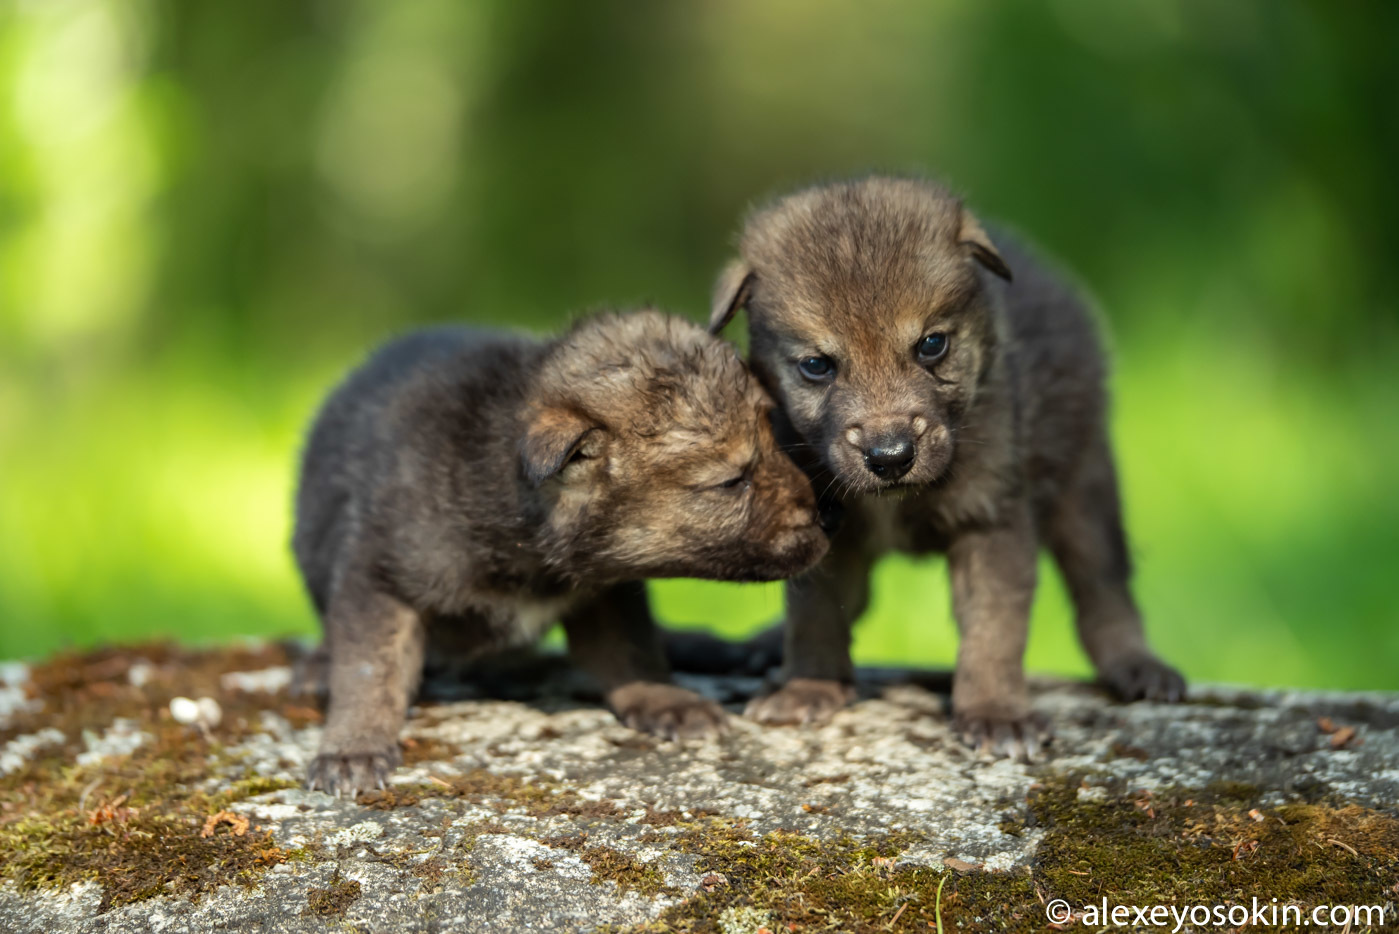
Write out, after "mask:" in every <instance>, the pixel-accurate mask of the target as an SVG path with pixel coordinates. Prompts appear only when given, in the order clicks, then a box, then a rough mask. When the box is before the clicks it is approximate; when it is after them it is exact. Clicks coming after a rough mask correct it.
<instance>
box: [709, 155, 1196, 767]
mask: <svg viewBox="0 0 1399 934" xmlns="http://www.w3.org/2000/svg"><path fill="white" fill-rule="evenodd" d="M740 254H741V255H740V258H739V259H738V260H736V261H735V262H733V263H731V264H730V265H729V266H728V267H727V268H726V269H725V270H724V272H723V273H722V274H721V275H720V277H719V281H718V284H717V286H716V291H715V300H714V306H713V314H712V318H711V321H710V330H711V331H713V332H716V333H717V332H718V331H719V330H720V329H721V328H723V327H724V325H725V324H726V323H727V322H728V321H729V319H730V318H731V317H733V315H734V313H735V312H736V311H738V310H739V309H740V308H747V310H748V322H749V332H750V338H751V341H750V347H751V353H750V357H751V359H750V364H751V365H752V367H753V369H754V371H755V372H756V373H757V374H758V377H759V378H760V379H761V380H762V381H763V382H764V384H765V385H766V386H767V388H768V390H769V391H770V392H772V394H773V395H774V396H775V397H776V398H777V401H778V405H779V413H778V436H779V440H780V441H782V442H783V443H784V445H786V446H787V447H788V448H789V450H790V451H791V452H792V453H793V455H794V456H796V457H797V458H798V460H800V461H802V462H803V463H804V466H805V467H806V469H807V471H808V473H809V474H810V476H811V477H812V480H813V482H814V483H815V485H816V489H817V490H818V492H821V495H822V497H823V498H825V497H833V498H835V499H837V500H839V501H841V503H842V505H843V506H844V507H845V509H844V515H845V527H844V528H842V529H841V530H840V531H839V532H838V533H837V534H836V535H835V537H834V540H833V542H832V546H831V551H830V553H829V554H828V555H827V557H826V558H825V560H824V561H822V563H821V564H820V565H818V566H817V567H816V568H815V569H814V570H813V571H812V572H810V573H808V574H806V575H804V576H801V577H798V578H797V579H795V580H793V581H790V582H789V583H788V585H787V619H786V633H787V638H786V648H785V666H786V667H785V674H786V677H787V680H786V683H785V685H784V686H783V687H781V688H780V689H779V690H777V691H776V692H775V693H773V694H770V695H768V696H766V697H762V698H759V699H757V700H755V701H754V703H753V704H752V705H751V707H750V714H751V715H752V716H755V717H756V718H757V719H758V720H760V721H763V722H771V723H790V722H813V721H820V720H823V719H825V718H827V717H829V716H830V715H831V714H832V713H833V712H834V711H835V710H837V709H838V708H839V707H841V706H842V705H843V704H845V703H846V702H847V700H848V698H849V695H850V684H851V681H852V674H853V672H852V667H851V661H850V649H849V645H850V627H851V625H852V623H853V622H854V620H855V619H856V618H857V617H858V616H859V615H860V614H861V612H862V611H863V610H864V608H865V605H866V603H867V601H868V596H869V575H870V570H871V568H872V567H873V565H874V562H875V560H876V559H877V558H878V557H879V556H880V555H881V554H883V553H884V552H887V551H890V550H898V551H904V552H911V553H924V552H932V551H939V552H945V553H946V554H947V560H948V568H949V572H950V574H951V579H952V608H953V615H954V616H955V618H956V622H957V627H958V630H959V631H960V634H961V642H960V645H959V648H958V654H957V669H956V675H955V678H954V682H953V692H952V707H953V715H954V721H955V726H956V728H957V730H958V732H959V734H960V735H961V736H962V738H963V739H964V740H965V741H966V742H968V743H970V744H971V745H973V746H976V747H978V748H981V749H983V750H986V751H992V752H995V753H998V754H1003V755H1017V756H1022V757H1023V756H1033V755H1034V754H1035V753H1036V752H1037V751H1038V749H1039V748H1040V746H1041V744H1042V743H1043V742H1044V741H1045V740H1046V739H1047V738H1048V726H1047V724H1045V723H1044V722H1043V721H1042V720H1041V719H1040V718H1038V717H1036V716H1035V715H1034V714H1033V713H1032V712H1031V709H1030V704H1029V695H1028V693H1027V690H1026V684H1025V674H1024V663H1023V655H1024V651H1025V643H1026V637H1027V627H1028V621H1029V615H1030V605H1031V602H1032V598H1033V596H1034V589H1035V577H1036V561H1037V556H1038V553H1039V549H1040V547H1041V545H1046V546H1048V548H1049V550H1050V552H1051V553H1052V554H1053V555H1054V558H1055V559H1056V561H1057V563H1058V565H1059V568H1060V570H1061V571H1062V573H1063V575H1064V579H1065V581H1066V582H1067V585H1068V589H1069V592H1070V594H1071V596H1072V598H1073V602H1074V606H1075V609H1076V613H1077V624H1078V634H1079V638H1080V640H1081V642H1082V643H1083V646H1084V648H1085V649H1086V651H1087V653H1088V655H1089V657H1090V658H1091V659H1092V661H1093V664H1094V665H1095V666H1096V668H1097V671H1098V674H1099V676H1100V677H1101V679H1102V681H1103V682H1105V683H1106V685H1107V686H1108V687H1109V688H1110V689H1111V690H1112V691H1114V692H1115V693H1116V694H1117V695H1118V696H1119V697H1121V698H1123V699H1127V700H1132V699H1137V698H1149V699H1152V700H1166V701H1174V700H1178V699H1180V698H1181V697H1182V695H1183V693H1184V690H1185V683H1184V681H1183V680H1182V679H1181V676H1180V675H1179V674H1177V673H1176V671H1175V670H1174V669H1172V668H1171V667H1170V666H1169V665H1167V664H1166V663H1165V662H1163V661H1161V660H1160V659H1159V658H1157V656H1156V655H1155V654H1154V653H1153V652H1152V650H1151V649H1150V647H1149V646H1148V645H1147V642H1146V638H1145V635H1144V634H1143V630H1142V621H1141V616H1140V615H1139V613H1138V611H1137V606H1136V603H1135V602H1134V601H1133V599H1132V594H1131V592H1130V590H1129V588H1128V577H1129V574H1130V565H1129V560H1128V551H1127V544H1126V540H1125V537H1124V533H1123V528H1122V516H1121V509H1120V506H1119V501H1118V491H1117V479H1116V474H1115V470H1114V467H1113V458H1112V453H1111V450H1110V448H1109V444H1108V433H1107V425H1106V409H1107V400H1106V395H1105V391H1104V386H1103V383H1104V370H1105V364H1104V355H1103V352H1102V349H1101V347H1100V345H1099V341H1098V337H1097V334H1096V332H1095V328H1094V324H1093V320H1092V317H1091V315H1090V314H1089V312H1088V310H1087V308H1086V307H1085V305H1084V303H1083V301H1082V300H1081V299H1080V298H1079V297H1078V296H1077V295H1075V294H1074V292H1073V291H1072V290H1071V289H1070V288H1069V287H1067V286H1066V285H1065V284H1064V283H1063V282H1062V281H1060V280H1059V279H1058V278H1056V277H1055V276H1054V275H1053V274H1051V273H1050V272H1048V271H1047V270H1046V269H1045V268H1044V267H1043V266H1042V265H1040V264H1039V263H1037V262H1036V261H1035V260H1034V259H1033V258H1032V257H1031V256H1030V255H1029V254H1028V253H1026V252H1025V251H1024V250H1022V249H1020V248H1019V247H1017V246H1016V245H1015V244H1014V243H1013V241H1011V240H1009V239H1006V238H1001V237H998V238H996V239H995V240H993V239H992V238H991V237H990V236H989V235H988V234H987V233H986V231H985V230H984V229H983V228H982V226H981V225H980V224H978V223H977V220H976V218H974V217H973V216H972V215H971V213H970V212H969V211H967V210H966V208H964V207H963V205H962V203H961V201H959V200H958V199H957V198H955V197H953V196H952V195H951V194H950V193H949V192H948V191H946V190H945V189H943V188H941V187H939V186H938V185H936V184H933V183H930V182H926V181H921V180H914V179H903V178H885V177H870V178H864V179H859V180H854V181H849V182H844V183H839V184H833V185H828V186H823V187H815V188H810V189H807V190H804V191H799V192H797V193H796V194H793V195H790V196H788V197H785V198H782V199H780V200H778V201H777V202H775V203H774V204H772V205H770V206H768V207H766V208H764V209H761V210H758V211H757V212H756V213H754V214H753V215H752V216H750V217H749V219H748V221H747V223H746V225H745V227H744V230H743V235H742V240H741V245H740ZM1012 270H1014V279H1013V280H1012V272H1011V271H1012ZM910 622H912V621H910Z"/></svg>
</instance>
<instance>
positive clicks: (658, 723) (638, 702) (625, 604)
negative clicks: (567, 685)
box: [563, 582, 728, 739]
mask: <svg viewBox="0 0 1399 934" xmlns="http://www.w3.org/2000/svg"><path fill="white" fill-rule="evenodd" d="M563 626H564V632H565V633H567V635H568V654H569V656H570V657H571V658H572V659H573V661H574V662H575V663H576V664H577V665H578V666H579V667H580V668H582V669H583V670H584V671H586V672H588V674H590V675H592V676H593V677H594V678H596V679H597V680H598V681H599V682H601V684H602V689H603V692H604V694H605V696H606V698H607V705H608V706H609V707H611V708H612V712H613V713H615V714H616V715H617V719H618V720H621V721H622V722H623V723H625V724H626V725H627V726H629V727H631V728H632V729H634V730H641V731H643V732H646V733H653V734H655V735H657V736H661V737H664V738H665V739H691V738H698V737H705V736H716V735H718V734H720V733H723V732H724V731H725V730H726V729H728V716H727V715H726V714H725V713H724V708H722V707H720V706H719V705H718V704H716V703H714V702H713V701H712V700H709V699H707V698H705V697H701V696H700V695H698V694H696V693H695V692H694V691H688V690H686V689H685V688H682V687H677V686H676V685H673V684H670V683H669V682H670V669H669V667H668V666H667V664H666V657H665V650H664V648H663V646H662V643H661V634H660V631H659V630H658V629H657V628H656V624H655V622H654V620H653V619H652V617H651V609H650V606H649V604H648V603H647V599H646V585H645V584H643V583H639V582H636V583H627V584H619V585H617V586H615V587H612V588H610V589H608V590H606V591H604V592H603V594H602V595H601V596H599V597H598V598H597V599H596V600H593V601H591V602H589V603H587V604H586V605H584V606H582V607H579V608H577V609H575V610H574V611H572V612H570V613H569V614H567V615H566V616H565V617H564V620H563Z"/></svg>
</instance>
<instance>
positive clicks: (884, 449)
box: [864, 434, 917, 480]
mask: <svg viewBox="0 0 1399 934" xmlns="http://www.w3.org/2000/svg"><path fill="white" fill-rule="evenodd" d="M864 453H865V466H866V467H868V468H869V472H870V473H872V474H874V475H875V476H876V477H878V478H879V479H881V480H897V479H899V478H900V477H902V476H903V475H904V474H906V473H908V470H909V468H910V467H912V466H913V459H914V458H915V457H916V456H917V451H916V450H915V449H914V447H913V439H912V438H911V437H909V436H907V435H902V434H900V435H893V436H889V437H885V438H881V439H880V440H878V441H876V442H875V443H874V444H871V445H870V446H869V447H867V448H865V452H864Z"/></svg>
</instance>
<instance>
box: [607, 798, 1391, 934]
mask: <svg viewBox="0 0 1399 934" xmlns="http://www.w3.org/2000/svg"><path fill="white" fill-rule="evenodd" d="M1081 786H1082V780H1081V779H1080V778H1079V777H1076V776H1075V777H1066V776H1061V777H1057V778H1053V779H1051V780H1048V781H1046V782H1045V783H1044V784H1043V785H1041V786H1038V787H1037V788H1036V789H1035V790H1034V791H1033V792H1032V794H1031V796H1030V799H1029V801H1028V802H1027V805H1028V820H1027V823H1028V824H1030V825H1031V826H1034V827H1038V828H1040V829H1041V830H1042V831H1043V838H1042V841H1041V843H1040V845H1039V848H1038V850H1037V852H1036V856H1035V860H1034V864H1033V866H1032V867H1030V869H1029V870H1028V871H1023V872H1018V873H993V872H982V871H969V872H959V873H952V874H950V875H949V874H948V873H950V872H951V871H950V870H943V869H939V868H932V867H926V866H908V865H900V864H899V863H898V862H897V859H896V857H897V855H898V854H899V853H900V852H902V851H903V850H904V849H906V848H907V846H908V845H909V844H910V843H911V842H913V838H912V837H911V836H908V835H896V836H891V837H885V838H878V839H875V840H865V841H860V840H855V839H851V838H841V839H836V840H818V839H815V838H812V837H809V836H806V835H803V834H797V833H791V832H786V831H775V832H773V833H768V834H764V835H762V836H753V835H751V834H749V833H747V831H746V828H744V827H743V826H742V825H741V823H740V822H735V821H723V820H715V821H709V822H706V823H705V824H704V825H703V826H698V827H693V828H689V829H686V830H685V831H683V832H681V833H679V834H677V835H675V836H673V837H672V838H671V840H670V845H671V846H673V847H674V848H675V849H676V850H678V851H680V852H685V853H690V854H692V855H694V856H696V857H697V858H698V859H697V864H696V868H697V870H698V871H699V872H701V873H704V874H706V878H707V879H709V880H710V882H709V883H707V884H704V885H702V886H701V890H700V891H699V892H698V893H696V894H695V895H693V896H692V897H691V898H689V899H688V900H687V901H685V902H684V903H682V904H680V905H677V906H675V907H673V908H670V909H668V910H667V911H666V912H665V913H664V914H662V916H661V917H660V918H659V919H658V920H657V921H655V922H652V923H650V924H647V925H642V926H640V927H638V928H635V929H633V930H638V931H641V930H644V931H686V932H690V931H694V932H700V931H704V932H708V931H720V930H722V928H723V924H722V922H721V919H723V918H725V917H727V918H732V917H735V916H736V914H735V912H739V913H741V912H743V911H745V910H747V909H753V910H756V911H757V912H759V913H760V914H761V915H762V916H764V917H767V918H769V919H771V923H770V925H769V926H770V927H771V929H772V930H783V931H803V930H812V931H815V930H840V931H850V932H875V931H879V932H887V931H915V930H916V931H928V930H930V928H932V927H933V926H935V925H936V921H937V916H938V914H939V912H940V913H941V917H942V924H943V929H944V930H947V931H957V930H961V931H980V930H1007V931H1027V932H1028V931H1043V930H1045V925H1046V918H1045V915H1044V908H1043V904H1044V902H1046V901H1049V900H1051V899H1054V898H1063V899H1066V900H1067V901H1068V902H1069V903H1070V905H1073V906H1087V905H1096V904H1101V900H1102V899H1103V898H1107V899H1108V903H1109V905H1117V904H1123V905H1145V906H1151V905H1164V906H1171V905H1176V906H1180V907H1187V906H1190V905H1197V904H1207V905H1215V904H1221V905H1228V904H1245V905H1247V904H1251V899H1252V898H1253V897H1254V896H1260V897H1264V898H1265V899H1271V898H1274V897H1275V898H1277V899H1278V900H1279V903H1280V904H1283V903H1288V902H1297V903H1300V904H1302V905H1304V906H1311V905H1316V904H1384V903H1386V902H1392V901H1393V899H1394V894H1395V890H1394V888H1393V886H1394V879H1396V878H1399V820H1396V818H1395V816H1394V815H1392V814H1388V813H1385V812H1379V811H1374V810H1368V809H1365V808H1359V807H1354V806H1351V807H1329V806H1324V805H1317V804H1300V805H1289V806H1286V807H1281V808H1277V809H1270V810H1263V809H1260V808H1258V807H1257V803H1258V790H1257V789H1256V788H1252V787H1250V786H1245V785H1237V784H1234V785H1218V786H1214V787H1211V788H1207V789H1203V790H1197V791H1188V790H1179V791H1172V792H1170V793H1162V794H1158V795H1147V794H1145V793H1141V792H1137V793H1132V792H1130V791H1128V790H1127V789H1125V788H1122V787H1117V788H1115V789H1109V794H1108V795H1107V797H1106V798H1104V799H1101V800H1081V799H1080V797H1079V795H1078V791H1079V789H1080V787H1081ZM1015 829H1017V830H1022V829H1023V827H1022V826H1020V825H1019V824H1017V826H1016V828H1015ZM939 886H942V893H941V899H940V902H939V898H938V889H939ZM726 913H727V914H726Z"/></svg>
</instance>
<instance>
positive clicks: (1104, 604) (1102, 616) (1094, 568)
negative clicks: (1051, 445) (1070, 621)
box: [1045, 439, 1185, 701]
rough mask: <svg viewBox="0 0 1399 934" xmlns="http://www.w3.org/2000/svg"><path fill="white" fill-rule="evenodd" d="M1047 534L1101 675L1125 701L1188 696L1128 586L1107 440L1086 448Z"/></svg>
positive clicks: (1085, 645)
mask: <svg viewBox="0 0 1399 934" xmlns="http://www.w3.org/2000/svg"><path fill="white" fill-rule="evenodd" d="M1045 533H1046V537H1047V539H1048V544H1049V547H1050V550H1051V551H1052V552H1053V553H1054V558H1055V560H1056V561H1057V562H1058V564H1059V568H1060V570H1061V571H1062V572H1063V575H1064V581H1065V583H1066V584H1067V586H1068V589H1069V595H1070V596H1071V597H1072V599H1073V603H1074V609H1075V611H1076V614H1077V616H1076V622H1077V624H1078V638H1079V641H1080V642H1081V643H1082V644H1083V648H1084V651H1086V652H1087V653H1088V657H1089V658H1090V659H1092V661H1093V665H1094V667H1095V668H1097V670H1098V677H1099V678H1100V679H1101V680H1102V682H1103V683H1104V684H1105V685H1107V687H1108V688H1109V689H1110V690H1111V691H1112V692H1113V693H1114V694H1116V695H1117V696H1118V697H1120V698H1122V699H1123V700H1129V701H1131V700H1142V699H1145V700H1156V701H1178V700H1181V699H1182V698H1184V696H1185V679H1184V678H1182V677H1181V676H1180V674H1179V673H1178V672H1177V671H1176V670H1175V669H1174V668H1172V667H1171V666H1170V665H1167V664H1166V663H1165V662H1163V661H1162V660H1161V659H1160V658H1158V657H1157V656H1156V654H1155V653H1154V652H1152V651H1151V647H1150V646H1149V645H1147V641H1146V633H1145V632H1144V630H1143V629H1142V618H1141V614H1140V613H1139V612H1138V611H1137V604H1136V601H1134V600H1133V599H1132V593H1131V590H1130V588H1129V586H1128V580H1129V578H1130V577H1131V573H1132V567H1131V558H1130V556H1129V555H1128V553H1127V540H1126V535H1125V534H1124V532H1123V529H1122V508H1121V504H1120V501H1119V498H1118V492H1117V474H1116V471H1115V470H1114V469H1113V463H1112V453H1111V451H1110V450H1109V449H1108V445H1107V442H1106V440H1105V439H1103V440H1099V441H1098V442H1097V443H1095V444H1093V445H1092V446H1091V447H1090V448H1089V449H1088V451H1087V452H1086V453H1085V457H1084V459H1083V461H1082V462H1081V463H1080V465H1079V468H1078V472H1077V474H1076V476H1075V477H1074V478H1073V479H1072V481H1071V482H1070V483H1069V484H1068V485H1067V486H1066V487H1065V488H1064V490H1063V491H1062V493H1061V495H1060V498H1059V501H1058V502H1057V503H1055V504H1053V507H1052V510H1051V512H1050V515H1049V517H1048V522H1047V523H1046V525H1045Z"/></svg>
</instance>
